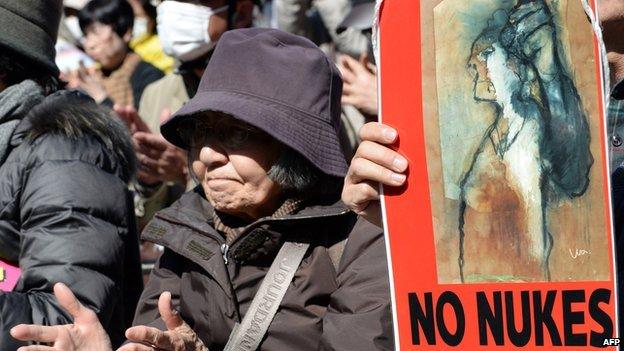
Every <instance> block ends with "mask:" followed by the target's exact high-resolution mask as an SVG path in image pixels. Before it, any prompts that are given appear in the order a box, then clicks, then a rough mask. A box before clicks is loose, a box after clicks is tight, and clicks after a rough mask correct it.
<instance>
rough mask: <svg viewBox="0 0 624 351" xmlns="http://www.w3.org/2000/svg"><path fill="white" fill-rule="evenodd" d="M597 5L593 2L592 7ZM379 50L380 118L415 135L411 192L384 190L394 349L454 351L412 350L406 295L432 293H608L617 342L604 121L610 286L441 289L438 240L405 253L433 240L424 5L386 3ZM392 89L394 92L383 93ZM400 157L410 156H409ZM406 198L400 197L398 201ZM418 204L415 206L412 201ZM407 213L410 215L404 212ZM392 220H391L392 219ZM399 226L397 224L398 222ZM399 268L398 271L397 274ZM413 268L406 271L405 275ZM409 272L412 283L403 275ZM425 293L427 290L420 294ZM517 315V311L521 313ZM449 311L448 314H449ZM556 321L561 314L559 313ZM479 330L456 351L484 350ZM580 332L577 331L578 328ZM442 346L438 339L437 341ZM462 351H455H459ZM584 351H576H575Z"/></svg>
mask: <svg viewBox="0 0 624 351" xmlns="http://www.w3.org/2000/svg"><path fill="white" fill-rule="evenodd" d="M592 4H593V1H592ZM377 39H379V40H378V42H379V43H380V47H379V48H380V51H379V56H378V58H379V59H380V61H381V62H380V67H379V81H380V84H379V94H380V97H381V99H380V111H381V113H380V120H381V118H382V116H394V117H398V118H385V120H386V121H387V123H389V124H390V125H391V126H393V127H395V128H396V129H397V130H398V131H399V135H400V136H401V135H407V133H406V131H407V130H409V131H410V133H409V135H410V138H405V137H403V138H400V139H399V141H398V143H397V145H396V146H397V148H398V150H399V151H401V153H402V154H403V155H405V156H406V157H407V158H408V160H409V163H410V169H409V174H408V180H407V186H406V187H404V188H403V189H400V190H398V191H397V190H396V189H390V188H384V189H382V193H383V194H384V196H382V205H383V206H382V207H383V208H384V213H383V215H384V229H385V232H386V238H387V240H386V248H387V250H388V253H389V254H388V265H389V272H390V276H391V277H392V279H391V280H392V281H391V289H392V300H393V314H394V326H395V342H396V345H397V349H400V350H416V349H418V350H424V349H427V347H429V349H432V350H434V349H435V350H443V349H453V348H452V347H450V346H445V344H443V343H438V344H437V345H436V346H424V345H426V343H425V344H423V345H420V346H414V345H412V343H411V326H410V316H409V306H408V300H407V297H406V294H407V293H408V292H416V291H421V292H422V291H427V292H432V293H433V295H434V296H435V295H436V294H438V293H440V292H442V291H447V290H452V291H455V292H458V294H460V298H461V297H464V296H466V297H467V296H471V294H472V295H474V293H475V292H476V291H485V292H491V291H494V290H501V287H503V289H502V290H512V291H515V292H519V291H521V290H530V291H534V290H546V289H548V290H552V289H556V290H558V291H560V290H563V289H582V290H585V291H591V290H593V289H598V288H606V289H610V290H611V291H612V296H611V303H610V304H609V305H608V306H609V311H608V312H610V316H611V318H612V320H613V322H614V329H615V335H618V332H617V313H616V311H617V305H616V303H617V302H616V296H617V290H616V289H617V287H616V284H615V260H614V255H615V251H614V243H613V236H612V235H610V233H612V232H613V228H612V218H611V196H610V193H609V188H610V177H609V175H608V174H609V173H608V172H609V170H608V160H607V152H608V151H607V150H608V149H607V144H606V140H607V132H606V128H605V118H604V117H603V118H601V128H602V130H603V137H602V138H601V146H602V150H603V152H602V162H603V164H604V165H605V167H604V168H603V179H604V182H603V184H604V186H603V193H604V196H605V198H606V199H608V202H609V203H608V206H606V207H605V218H606V220H607V222H608V223H611V226H610V227H609V228H610V233H605V235H609V243H610V247H611V252H610V260H611V262H613V264H612V265H611V267H610V277H611V279H610V281H605V282H601V281H588V282H554V283H514V284H467V285H457V284H438V283H437V275H436V270H437V268H436V260H435V243H434V238H433V235H431V236H430V239H431V240H421V241H420V244H421V245H420V246H419V247H414V245H402V244H401V243H404V242H409V241H411V240H412V238H413V237H414V236H415V235H423V233H425V234H424V235H428V234H427V233H433V222H432V208H431V205H430V202H429V199H430V194H429V179H428V178H429V175H428V172H427V170H426V164H427V163H426V162H427V158H426V151H425V139H424V125H423V124H422V123H413V122H412V121H414V119H416V120H417V121H419V122H421V121H422V120H423V118H424V116H423V101H422V98H423V95H422V91H421V90H422V89H414V87H422V72H421V70H420V67H421V63H422V57H421V41H422V37H421V30H420V1H414V0H386V1H384V2H383V3H382V6H381V9H380V14H379V32H378V37H377ZM594 52H595V55H596V57H600V54H599V53H600V47H599V44H598V41H597V40H596V39H594ZM601 65H602V62H601V60H600V59H599V60H596V66H597V67H596V69H597V83H598V87H597V88H598V93H599V95H598V96H603V84H602V75H601V71H602V69H601ZM387 86H390V87H391V88H384V87H387ZM599 112H600V115H601V116H604V115H605V106H604V101H602V100H601V102H600V103H599ZM402 150H411V151H409V152H403V151H402ZM397 195H401V196H397ZM414 199H417V200H414ZM405 209H409V212H406V211H405V212H402V211H404V210H405ZM388 212H389V213H392V214H393V215H392V216H391V217H390V218H388V216H387V213H388ZM397 218H398V220H397ZM397 267H398V268H397ZM403 267H408V268H403ZM406 270H409V276H406V274H403V272H405V271H406ZM419 286H426V288H420V289H417V287H419ZM516 308H517V307H516ZM446 312H447V311H445V313H446ZM554 312H555V313H558V312H559V313H560V312H561V310H560V309H558V308H555V311H554ZM475 325H476V323H467V325H466V334H465V337H464V341H465V342H466V344H460V345H459V346H458V348H460V349H466V347H471V349H472V348H476V347H479V346H477V345H478V335H477V334H478V333H477V329H476V327H475ZM577 327H578V326H577ZM584 327H585V328H577V329H575V332H583V331H589V330H592V327H594V328H595V329H596V330H600V329H599V327H596V325H595V324H591V323H588V325H586V326H584ZM437 340H438V342H439V341H440V337H439V336H437ZM510 346H512V347H513V345H510V344H507V345H506V346H498V347H494V346H488V347H479V349H486V348H487V349H499V350H502V349H506V348H509V347H510ZM524 348H528V349H531V343H529V345H528V347H524ZM533 348H535V349H557V350H559V349H565V347H553V346H548V344H546V346H545V347H537V346H533ZM455 349H456V348H455ZM577 349H578V348H577Z"/></svg>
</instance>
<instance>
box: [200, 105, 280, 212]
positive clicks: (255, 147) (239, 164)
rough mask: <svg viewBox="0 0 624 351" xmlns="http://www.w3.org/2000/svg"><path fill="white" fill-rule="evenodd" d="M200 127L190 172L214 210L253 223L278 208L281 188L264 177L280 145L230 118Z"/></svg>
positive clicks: (277, 153) (276, 156) (277, 154)
mask: <svg viewBox="0 0 624 351" xmlns="http://www.w3.org/2000/svg"><path fill="white" fill-rule="evenodd" d="M212 122H213V123H210V125H211V127H208V128H206V127H200V128H198V130H197V131H196V132H195V133H196V134H197V136H196V137H195V138H194V139H195V141H194V142H192V143H191V144H196V145H197V146H195V147H191V157H192V168H193V172H194V173H195V175H196V176H197V178H198V180H199V182H200V184H201V186H202V188H203V189H204V192H205V194H206V198H207V199H208V201H210V203H211V204H212V205H213V206H214V208H215V209H217V210H219V211H221V212H224V213H228V214H231V215H234V216H238V217H241V218H245V219H250V220H254V219H257V218H260V217H263V216H268V215H271V214H272V213H273V212H274V211H275V210H276V209H277V207H279V205H280V204H281V200H282V199H281V197H280V188H279V186H278V185H277V184H276V183H275V182H274V181H272V180H271V179H270V178H269V176H268V175H267V172H268V170H269V169H270V168H271V166H272V165H273V163H274V162H275V161H276V159H277V158H278V157H279V153H280V149H281V147H280V144H279V143H278V142H276V141H275V140H274V139H272V138H271V137H270V136H268V135H267V134H265V133H263V132H261V131H259V130H258V129H255V128H252V127H250V126H248V125H246V124H243V123H240V122H237V121H236V120H235V119H233V118H230V117H220V118H218V120H217V121H214V120H213V121H212Z"/></svg>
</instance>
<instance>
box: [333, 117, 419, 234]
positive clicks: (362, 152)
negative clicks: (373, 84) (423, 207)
mask: <svg viewBox="0 0 624 351" xmlns="http://www.w3.org/2000/svg"><path fill="white" fill-rule="evenodd" d="M360 137H361V138H362V143H360V146H359V147H358V149H357V151H356V153H355V156H354V157H353V159H352V160H351V166H350V167H349V171H348V173H347V176H346V178H345V184H344V187H343V189H342V201H343V202H344V203H345V204H346V205H347V206H348V207H349V208H350V209H351V210H352V211H353V212H355V213H357V214H358V215H360V216H362V217H364V218H365V219H366V220H368V221H369V222H371V223H373V224H375V225H377V226H381V209H380V204H379V183H381V184H384V185H388V186H401V185H403V183H405V179H406V175H405V174H404V173H405V171H406V170H407V160H406V159H405V157H403V156H401V155H400V154H399V153H398V152H396V151H394V150H392V149H391V148H390V147H389V145H391V144H393V143H394V142H395V141H396V140H397V138H398V135H397V132H396V131H395V130H394V129H393V128H391V127H389V126H387V125H384V124H381V123H377V122H370V123H366V124H365V125H364V126H363V127H362V129H360Z"/></svg>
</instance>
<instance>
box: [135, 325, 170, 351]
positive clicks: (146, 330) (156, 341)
mask: <svg viewBox="0 0 624 351" xmlns="http://www.w3.org/2000/svg"><path fill="white" fill-rule="evenodd" d="M126 338H128V340H130V341H132V342H135V343H144V344H149V345H154V346H156V347H159V348H164V349H166V350H169V349H171V346H172V343H171V340H170V337H169V335H168V334H167V333H165V332H163V331H162V330H159V329H156V328H152V327H146V326H138V327H132V328H130V329H128V330H126ZM131 350H133V349H131ZM137 350H143V349H141V348H138V349H137ZM147 350H152V349H147ZM124 351H125V350H124Z"/></svg>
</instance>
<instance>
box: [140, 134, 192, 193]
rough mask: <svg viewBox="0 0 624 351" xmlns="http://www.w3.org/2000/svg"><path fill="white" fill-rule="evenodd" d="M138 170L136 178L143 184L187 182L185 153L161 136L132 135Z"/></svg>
mask: <svg viewBox="0 0 624 351" xmlns="http://www.w3.org/2000/svg"><path fill="white" fill-rule="evenodd" d="M132 140H133V142H134V145H135V151H136V154H137V159H138V160H139V164H140V169H139V173H138V178H139V180H141V181H142V182H143V183H145V184H154V183H156V182H159V181H178V182H180V183H182V184H184V183H186V180H187V175H188V173H187V170H186V169H187V167H186V165H187V158H186V153H185V152H184V151H183V150H181V149H179V148H177V147H175V146H174V145H171V144H170V143H169V142H168V141H167V140H165V138H163V137H162V136H161V135H157V134H153V133H146V132H136V133H134V134H133V135H132Z"/></svg>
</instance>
